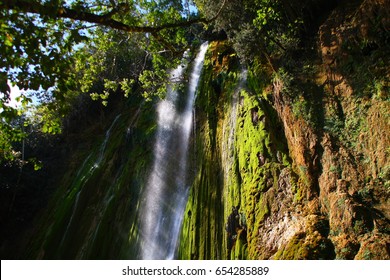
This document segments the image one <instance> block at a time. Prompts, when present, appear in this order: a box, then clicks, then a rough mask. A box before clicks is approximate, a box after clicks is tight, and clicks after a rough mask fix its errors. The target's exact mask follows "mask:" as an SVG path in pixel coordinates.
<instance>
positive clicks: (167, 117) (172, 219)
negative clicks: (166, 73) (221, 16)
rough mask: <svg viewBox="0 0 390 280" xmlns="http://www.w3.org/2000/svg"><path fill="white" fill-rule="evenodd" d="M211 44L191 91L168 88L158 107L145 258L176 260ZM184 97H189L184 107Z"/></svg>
mask: <svg viewBox="0 0 390 280" xmlns="http://www.w3.org/2000/svg"><path fill="white" fill-rule="evenodd" d="M207 47H208V44H207V43H204V44H203V45H202V46H201V48H200V51H199V53H198V54H197V56H196V58H195V60H194V66H193V69H192V71H191V75H190V77H189V84H188V91H187V92H186V93H185V94H180V93H179V92H178V90H176V89H174V88H173V87H172V88H170V89H168V95H167V97H166V99H165V100H163V101H161V102H160V103H159V105H158V109H157V112H158V128H157V136H156V141H155V145H154V162H153V168H152V170H151V173H150V175H149V178H148V182H147V185H146V186H145V189H144V192H143V197H142V206H141V209H140V211H141V212H140V218H141V220H140V232H141V244H140V255H139V257H140V258H141V259H173V258H174V257H175V252H176V247H177V243H178V238H179V232H180V228H181V224H182V218H183V212H184V209H185V205H186V201H187V194H188V186H187V154H188V143H189V137H190V133H191V127H192V118H193V104H194V99H195V92H196V88H197V85H198V81H199V77H200V73H201V70H202V67H203V61H204V57H205V53H206V50H207ZM184 71H185V66H182V65H180V66H179V67H178V68H177V69H175V70H174V71H172V73H171V78H172V80H177V79H179V80H180V78H181V76H182V75H183V73H184ZM182 98H185V102H184V108H180V104H183V101H182V100H181V99H182Z"/></svg>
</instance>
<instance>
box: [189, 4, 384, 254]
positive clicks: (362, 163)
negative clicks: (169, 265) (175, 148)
mask: <svg viewBox="0 0 390 280" xmlns="http://www.w3.org/2000/svg"><path fill="white" fill-rule="evenodd" d="M363 2H364V3H363ZM363 2H361V3H360V2H359V3H358V1H356V4H353V5H346V6H343V5H340V6H339V7H337V8H336V9H335V10H334V12H332V13H331V14H330V15H329V18H328V19H327V20H325V22H324V23H323V25H322V26H321V27H320V29H319V37H318V43H317V46H318V51H319V52H318V53H319V56H316V59H314V60H313V61H311V63H313V65H312V66H313V68H315V69H316V71H315V73H314V74H313V75H312V76H304V75H303V76H304V77H300V74H299V73H301V70H300V69H297V73H298V74H297V76H296V77H294V82H295V83H294V86H295V87H296V89H295V91H294V92H305V94H302V95H301V97H300V98H294V97H292V96H291V94H289V93H286V92H285V88H284V87H283V81H278V80H277V79H274V80H273V84H272V85H266V86H264V88H261V89H257V91H251V89H249V88H245V90H241V91H240V94H239V97H238V98H237V100H238V110H237V112H236V113H235V112H233V111H231V110H230V109H229V108H231V106H230V103H229V102H230V99H229V96H230V94H231V92H232V87H231V81H230V80H229V79H225V80H223V81H222V80H218V84H219V85H220V87H219V89H218V90H219V93H218V96H219V97H218V98H219V99H218V100H219V103H218V104H219V107H218V108H216V110H215V111H214V112H217V114H215V113H213V114H210V113H209V116H208V117H206V118H205V119H203V121H205V123H208V124H211V123H214V126H211V125H209V127H210V128H211V127H212V130H205V131H204V133H206V132H207V133H208V135H209V136H210V137H211V135H213V136H212V137H211V138H214V139H217V144H216V145H215V147H216V149H217V151H218V152H216V153H215V154H214V156H217V155H219V156H220V159H221V161H219V160H218V164H221V166H222V167H223V168H222V169H221V170H220V171H221V172H222V173H223V176H222V177H223V178H224V179H223V180H222V181H219V183H220V185H218V186H215V187H214V188H218V189H220V190H221V194H223V196H222V197H221V198H222V199H221V201H220V202H219V203H220V205H221V207H222V208H223V209H224V213H223V225H224V226H225V227H224V230H223V231H222V232H219V234H222V235H223V239H222V240H223V241H222V242H225V244H224V246H222V250H225V251H224V252H223V253H222V256H224V257H225V258H231V259H237V258H248V259H335V258H336V259H389V258H390V254H389V244H390V239H389V234H390V232H389V228H390V226H389V224H390V222H389V221H390V212H389V209H390V207H389V191H388V189H389V184H388V181H389V180H390V177H389V176H390V175H389V169H390V168H389V163H390V160H389V156H390V154H389V153H388V151H387V150H388V149H387V147H388V146H389V145H390V138H389V137H390V135H389V133H388V131H390V127H389V123H390V121H389V115H388V114H386V113H385V112H388V111H389V110H390V107H389V103H388V101H386V99H384V98H383V96H385V95H386V88H381V87H379V86H378V88H377V92H376V94H377V97H375V98H373V97H372V96H366V97H363V98H362V92H363V91H364V90H367V87H368V85H369V83H370V81H367V80H364V79H360V78H359V76H358V75H357V73H356V71H357V70H359V69H357V70H356V66H354V70H353V71H352V69H350V68H348V67H350V65H349V64H348V63H351V62H348V63H347V64H345V63H346V61H348V59H349V61H351V59H352V60H353V59H358V60H360V59H362V63H366V65H369V64H368V63H369V60H370V59H373V60H372V61H374V60H375V61H377V60H376V59H377V58H375V59H374V55H375V54H376V55H377V56H379V54H378V52H379V51H381V45H383V44H381V43H380V42H381V41H380V40H381V39H380V38H379V39H378V40H374V41H375V42H376V45H377V46H378V48H377V47H376V46H375V49H373V50H368V49H367V48H369V47H370V45H367V48H363V50H362V52H361V54H359V55H358V56H357V57H356V53H354V52H352V51H350V50H348V49H345V44H346V43H347V42H350V41H353V40H355V39H356V40H360V39H361V38H364V36H368V35H364V34H368V33H367V32H366V33H364V32H365V31H364V30H370V28H373V27H372V26H371V27H368V25H367V24H369V23H368V22H369V21H367V18H372V13H371V12H372V11H374V10H375V11H377V12H378V11H379V10H380V9H379V10H378V7H380V6H381V5H383V2H384V1H382V0H378V1H363ZM368 2H370V3H371V4H368ZM361 4H362V5H361ZM370 5H371V6H370ZM378 5H379V6H378ZM375 7H376V8H375ZM363 11H367V13H364V12H363ZM383 13H384V12H383ZM379 14H381V13H380V12H379ZM341 15H344V16H343V17H342V16H341ZM382 15H383V14H382ZM345 17H349V18H350V19H352V18H354V23H353V24H355V26H353V25H352V24H351V23H350V22H351V20H349V21H345V20H344V19H343V18H345ZM380 18H381V23H380V24H382V25H383V24H385V21H383V20H382V18H385V17H384V16H383V17H380ZM359 22H361V23H364V28H363V27H362V26H359ZM362 28H363V29H364V30H363V29H362ZM358 29H359V30H358ZM353 30H355V31H356V30H358V31H357V32H353ZM354 36H355V37H354ZM370 36H372V34H371V35H370ZM359 38H360V39H359ZM370 38H371V37H370ZM370 40H371V39H370ZM216 49H217V48H216ZM382 50H383V49H382ZM216 53H222V52H218V51H216ZM360 55H361V56H360ZM362 57H363V58H362ZM215 61H216V62H215V63H214V64H213V67H211V68H209V69H210V71H216V73H215V74H213V75H211V74H208V76H207V78H209V79H214V78H215V77H221V75H220V74H219V73H220V72H221V71H222V69H224V67H223V65H220V64H219V63H220V62H221V61H223V60H221V59H219V60H218V59H215ZM218 61H219V62H218ZM375 65H376V66H375V67H377V66H378V65H379V63H377V62H375ZM345 67H346V69H347V70H348V69H349V70H348V71H345ZM372 67H374V66H372ZM378 67H379V66H378ZM225 69H226V68H225ZM371 69H373V68H371ZM378 69H379V68H378ZM378 69H377V71H378V72H380V71H379V70H378ZM355 70H356V71H355ZM229 71H232V72H234V71H237V70H233V69H230V70H229ZM381 71H382V70H381ZM251 73H253V72H251V69H249V78H252V79H256V78H258V77H255V76H251ZM376 75H379V74H376ZM213 76H214V78H213ZM232 76H233V75H232ZM377 77H379V78H378V79H380V77H381V76H377ZM209 83H210V82H209ZM229 83H230V86H229ZM364 83H365V84H364ZM210 84H212V83H210ZM307 84H313V85H312V86H310V87H308V86H307ZM364 88H366V89H364ZM363 89H364V90H363ZM312 91H314V92H312ZM207 92H208V95H205V98H206V97H207V98H209V99H210V100H211V99H212V97H211V98H210V95H211V92H212V89H210V90H208V91H207ZM270 95H271V96H270ZM266 96H268V97H266ZM198 98H202V97H201V96H199V97H198ZM204 102H205V101H204ZM308 104H310V106H311V107H310V110H312V111H310V114H312V115H315V118H313V116H310V115H309V116H308V114H307V115H306V116H305V112H306V113H307V112H308V111H305V110H303V109H305V108H304V106H307V105H308ZM205 107H207V106H205ZM297 108H298V109H300V110H297ZM302 108H303V109H302ZM209 112H213V111H211V110H210V111H209ZM297 112H298V113H297ZM234 114H236V117H237V121H236V124H237V125H236V127H235V136H234V137H233V138H231V137H230V138H229V139H234V149H233V151H232V150H231V149H227V148H226V147H231V146H229V145H227V144H226V143H227V141H228V140H227V139H228V138H227V137H226V136H225V134H228V133H225V134H224V133H223V132H224V131H225V132H226V131H230V130H229V128H228V125H229V124H230V123H231V122H230V121H229V119H230V118H232V116H234ZM224 147H225V148H224ZM205 149H206V148H205V146H202V150H205ZM227 159H228V160H227ZM212 165H213V164H212ZM210 179H211V178H202V179H201V180H203V181H207V180H210ZM193 188H194V189H196V190H197V191H199V192H202V189H203V187H202V186H201V185H194V186H193ZM208 188H210V186H208ZM213 207H214V206H213ZM232 207H235V208H234V210H232V209H233V208H232ZM221 214H222V213H221V212H220V213H219V215H221ZM198 217H199V219H200V221H202V219H203V218H202V217H201V214H199V216H198ZM219 217H220V218H221V219H220V220H222V216H219ZM242 217H245V224H246V227H243V226H242V224H240V223H241V218H242ZM191 219H192V220H193V217H192V218H191ZM193 225H194V228H196V223H195V224H193ZM210 235H212V232H210V231H206V232H199V233H198V235H196V234H195V235H194V236H193V238H194V240H197V238H199V239H200V240H201V241H200V242H202V239H203V238H202V236H210ZM196 236H197V237H196ZM206 240H207V239H205V240H204V244H207V241H206ZM207 246H209V245H207ZM207 246H206V247H207ZM212 247H213V245H211V246H210V248H212Z"/></svg>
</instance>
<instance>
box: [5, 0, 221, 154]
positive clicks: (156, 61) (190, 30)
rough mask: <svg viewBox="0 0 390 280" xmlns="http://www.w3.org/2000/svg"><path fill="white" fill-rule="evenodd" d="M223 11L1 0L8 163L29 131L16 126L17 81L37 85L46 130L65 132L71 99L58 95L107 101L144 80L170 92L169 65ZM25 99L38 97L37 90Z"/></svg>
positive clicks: (178, 0)
mask: <svg viewBox="0 0 390 280" xmlns="http://www.w3.org/2000/svg"><path fill="white" fill-rule="evenodd" d="M223 4H224V1H223V2H222V3H221V7H222V6H223ZM218 14H219V12H218V11H217V12H216V13H215V14H214V15H213V16H211V17H209V18H207V19H206V18H204V17H201V16H199V14H198V13H197V10H196V8H195V6H194V3H193V2H192V1H191V0H185V1H184V0H159V1H148V0H93V1H81V0H68V1H62V0H0V41H1V43H0V54H1V59H0V153H1V155H0V161H1V160H3V159H12V158H14V157H15V153H16V152H15V151H13V150H12V143H13V142H15V141H19V140H21V139H22V138H23V136H24V135H25V134H24V133H23V128H21V127H20V124H19V122H18V125H15V119H17V118H20V116H21V115H22V114H23V112H21V111H20V110H17V109H15V108H13V107H11V106H10V105H9V101H10V85H14V86H17V87H18V88H19V89H21V90H25V91H30V92H31V91H34V94H33V95H34V97H35V98H38V99H39V101H40V102H41V103H40V104H41V105H40V110H41V113H40V114H38V115H40V116H41V119H40V120H41V121H42V122H44V124H43V128H42V130H43V131H44V132H49V133H55V132H58V131H59V125H58V123H56V122H58V121H60V115H61V112H62V111H63V109H64V107H66V104H67V103H66V102H62V103H61V102H53V101H54V100H56V101H58V100H62V101H63V100H65V99H69V98H72V96H75V95H77V94H79V93H80V92H88V93H90V94H91V96H92V98H95V99H96V98H101V99H103V103H104V104H105V103H106V102H107V101H106V99H107V97H108V94H109V92H110V91H115V90H116V88H117V87H118V86H119V87H121V88H122V89H123V91H124V92H125V94H128V93H129V92H130V90H131V87H132V85H133V84H134V83H135V81H136V80H137V82H140V83H143V85H144V87H145V88H148V89H150V90H151V91H156V92H159V91H162V90H163V89H162V87H161V84H162V82H161V80H163V79H164V78H166V71H165V70H166V69H167V68H168V67H170V66H172V65H173V64H174V63H177V62H178V61H179V59H178V58H179V57H180V54H181V53H182V52H183V51H184V50H185V49H186V48H188V47H189V45H190V42H191V41H193V40H194V36H195V35H196V30H197V28H196V26H197V25H199V24H205V23H209V22H211V21H213V20H214V19H215V18H216V17H217V16H218ZM198 29H199V28H198ZM125 56H126V57H125ZM123 60H126V61H123ZM121 61H122V62H121ZM119 68H121V69H119ZM99 85H101V86H102V87H103V89H99V90H96V87H99ZM18 98H19V101H20V102H22V104H23V105H26V106H27V105H28V104H30V103H31V102H32V96H31V94H30V95H29V94H27V93H24V94H22V95H21V96H20V97H18ZM59 107H61V108H59ZM44 112H45V113H44ZM49 112H51V113H49ZM55 115H57V116H55ZM56 118H57V121H56Z"/></svg>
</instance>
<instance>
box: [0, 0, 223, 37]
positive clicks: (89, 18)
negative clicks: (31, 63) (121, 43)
mask: <svg viewBox="0 0 390 280" xmlns="http://www.w3.org/2000/svg"><path fill="white" fill-rule="evenodd" d="M225 3H226V0H224V1H223V4H222V6H221V8H220V9H219V11H218V13H217V14H216V15H215V16H214V17H212V18H211V19H205V18H194V19H192V20H186V21H178V22H173V23H168V24H162V25H158V26H134V25H127V24H124V23H123V22H120V21H117V20H115V19H112V18H111V15H112V14H113V13H111V12H109V13H108V14H105V15H97V14H94V13H91V12H88V11H85V10H75V9H71V8H67V7H64V6H62V7H57V6H53V5H48V4H42V3H39V2H31V1H27V0H2V1H0V9H2V10H15V11H19V12H23V13H33V14H39V15H42V16H47V17H49V18H54V19H55V18H66V19H73V20H79V21H85V22H88V23H95V24H99V25H103V26H107V27H111V28H114V29H118V30H123V31H126V32H132V33H152V34H153V33H156V32H160V31H162V30H164V29H172V28H178V27H187V26H191V25H192V24H195V23H205V24H208V23H210V22H212V21H214V20H215V19H216V18H217V17H218V16H219V15H220V13H221V11H222V9H223V7H224V6H225ZM112 12H116V11H115V8H114V10H113V11H112ZM153 36H154V37H155V35H153Z"/></svg>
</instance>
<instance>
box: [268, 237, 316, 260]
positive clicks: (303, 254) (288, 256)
mask: <svg viewBox="0 0 390 280" xmlns="http://www.w3.org/2000/svg"><path fill="white" fill-rule="evenodd" d="M305 237H306V235H305V234H304V233H297V234H296V235H294V236H293V238H291V240H290V241H289V243H288V244H287V245H286V246H285V247H283V248H281V249H280V250H279V251H278V252H277V253H276V254H275V257H274V258H275V259H277V260H302V259H307V257H308V255H309V252H308V250H307V248H306V247H305V246H304V243H305Z"/></svg>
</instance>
